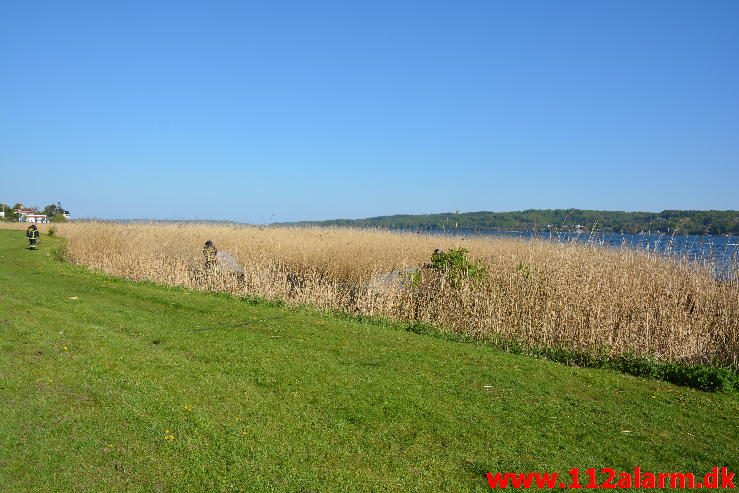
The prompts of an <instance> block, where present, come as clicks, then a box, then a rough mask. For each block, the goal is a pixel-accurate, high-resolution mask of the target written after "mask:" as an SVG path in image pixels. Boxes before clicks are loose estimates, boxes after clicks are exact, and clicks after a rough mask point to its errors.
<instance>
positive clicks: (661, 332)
mask: <svg viewBox="0 0 739 493" xmlns="http://www.w3.org/2000/svg"><path fill="white" fill-rule="evenodd" d="M57 229H58V232H59V233H60V234H61V235H62V236H64V237H65V238H66V239H67V240H68V246H67V252H66V256H67V258H68V260H70V261H71V262H74V263H76V264H80V265H84V266H87V267H90V268H92V269H94V270H96V271H100V272H104V273H107V274H110V275H114V276H121V277H126V278H129V279H135V280H147V281H154V282H157V283H162V284H168V285H179V286H186V287H189V288H194V289H200V290H217V291H225V292H228V293H232V294H234V295H237V296H247V295H257V296H261V297H264V298H268V299H281V300H284V301H286V302H288V303H290V304H309V305H312V306H315V307H318V308H324V309H339V310H343V311H345V312H348V313H354V314H361V315H369V316H383V317H390V318H393V319H397V320H402V321H417V322H426V323H430V324H434V325H436V326H439V327H442V328H444V329H445V330H449V331H454V332H458V333H462V334H465V335H468V336H472V337H475V338H482V339H484V338H499V339H503V340H514V341H516V342H519V343H522V344H524V345H528V346H531V347H544V346H556V347H565V348H568V349H573V350H577V351H586V352H605V353H607V354H609V355H612V356H615V355H622V354H632V355H637V356H647V357H651V358H654V359H657V360H662V361H681V362H701V363H709V364H713V365H718V366H723V367H730V368H733V369H738V368H739V360H738V355H739V283H737V281H736V279H734V280H732V281H731V282H719V281H717V280H716V279H714V277H713V276H712V275H711V273H710V271H709V270H708V269H705V268H701V267H700V266H696V265H688V264H687V263H686V262H681V261H672V260H666V259H665V258H663V257H659V256H656V255H648V254H646V253H644V252H637V251H633V250H627V249H622V250H615V249H608V248H603V247H593V246H584V245H575V244H558V243H554V242H549V241H522V240H514V239H500V238H495V239H492V238H484V237H475V238H460V237H450V236H436V235H419V234H410V233H394V232H386V231H371V230H356V229H340V228H334V229H318V228H273V227H252V226H228V225H188V224H130V225H126V224H111V223H95V224H91V223H78V224H74V223H70V224H61V225H58V226H57ZM207 239H211V240H213V242H214V243H215V244H216V246H217V247H218V249H219V250H220V251H227V252H229V253H230V254H231V255H232V256H233V258H234V259H235V260H236V261H237V263H238V264H239V265H240V266H242V267H243V274H240V275H237V274H233V273H232V272H230V271H229V270H227V269H218V270H217V271H216V272H215V273H210V274H208V273H205V272H203V268H202V264H203V257H202V251H201V249H202V245H203V243H204V242H205V240H207ZM451 247H464V248H467V249H468V250H469V251H470V256H471V257H472V258H474V259H478V260H480V261H482V262H483V264H484V265H485V266H486V268H487V270H488V271H489V276H488V277H487V279H484V280H482V281H479V282H466V283H463V284H462V286H461V287H454V286H450V285H449V283H445V282H444V281H443V279H439V278H438V277H439V276H437V278H433V276H431V278H429V276H423V279H424V280H423V281H422V282H421V283H420V285H413V284H412V283H410V282H408V281H407V277H408V276H407V274H404V273H407V272H408V271H410V270H412V269H413V268H417V267H419V266H421V265H423V263H424V262H428V260H429V257H430V255H431V252H432V251H433V250H434V249H435V248H442V249H448V248H451Z"/></svg>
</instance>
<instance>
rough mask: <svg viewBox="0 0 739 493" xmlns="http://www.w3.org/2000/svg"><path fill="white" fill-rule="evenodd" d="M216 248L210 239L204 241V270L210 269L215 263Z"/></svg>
mask: <svg viewBox="0 0 739 493" xmlns="http://www.w3.org/2000/svg"><path fill="white" fill-rule="evenodd" d="M217 254H218V250H217V249H216V246H215V245H214V244H213V242H212V241H210V240H208V241H206V242H205V246H204V247H203V257H205V270H206V271H211V270H213V267H215V265H216V255H217Z"/></svg>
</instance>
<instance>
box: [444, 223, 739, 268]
mask: <svg viewBox="0 0 739 493" xmlns="http://www.w3.org/2000/svg"><path fill="white" fill-rule="evenodd" d="M445 232H446V233H451V234H458V235H463V236H473V235H479V236H497V237H506V238H521V239H523V240H530V239H544V240H549V241H556V242H560V243H581V244H587V245H598V246H606V247H610V248H630V249H634V250H641V251H645V252H651V253H656V254H659V255H665V256H671V257H674V258H677V259H685V260H688V261H690V262H700V263H704V264H707V265H709V266H711V267H712V268H714V269H715V272H716V276H717V277H719V278H729V279H730V278H731V277H732V276H735V275H736V274H737V272H738V271H739V237H736V236H716V235H667V234H663V233H660V234H655V233H638V234H632V233H612V232H603V231H595V232H586V231H582V232H571V231H560V232H552V231H546V232H532V231H470V230H452V229H448V230H446V231H445Z"/></svg>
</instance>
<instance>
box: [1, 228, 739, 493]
mask: <svg viewBox="0 0 739 493" xmlns="http://www.w3.org/2000/svg"><path fill="white" fill-rule="evenodd" d="M58 241H59V240H56V239H52V238H43V242H42V245H41V247H40V249H39V250H37V251H29V250H26V249H25V246H26V245H25V240H24V236H23V233H22V232H16V231H0V492H2V493H8V492H32V491H38V492H45V493H46V492H52V491H60V492H67V491H85V492H88V491H92V492H98V491H100V492H108V491H167V492H169V491H176V492H184V491H192V492H211V491H255V492H264V491H295V492H300V491H304V492H308V491H313V492H318V491H372V492H375V491H452V492H459V491H485V490H487V489H488V488H487V483H486V480H485V477H484V473H485V472H487V471H509V470H514V471H547V470H552V471H563V472H564V471H567V470H569V469H571V468H573V467H580V468H588V467H596V468H601V467H613V468H615V469H617V470H630V469H632V468H633V467H634V466H637V465H638V466H641V467H642V469H644V470H652V471H672V470H685V471H692V472H695V473H699V474H701V475H702V474H703V473H704V472H706V471H707V470H708V469H709V468H711V467H712V466H729V467H730V468H731V469H732V470H733V471H737V470H738V469H739V395H738V394H736V393H705V392H701V391H698V390H693V389H688V388H683V387H677V386H674V385H671V384H668V383H664V382H659V381H652V380H645V379H641V378H635V377H630V376H626V375H622V374H618V373H615V372H612V371H608V370H593V369H580V368H572V367H567V366H564V365H561V364H557V363H553V362H549V361H544V360H537V359H533V358H528V357H525V356H517V355H512V354H508V353H504V352H501V351H498V350H496V349H493V348H491V347H488V346H484V345H480V344H470V343H463V342H453V341H449V340H445V339H442V338H438V337H433V336H428V335H418V334H414V333H411V332H407V331H404V330H401V329H400V328H399V327H391V326H383V325H379V324H369V323H361V322H358V321H353V320H346V319H339V318H332V317H330V316H328V315H322V314H320V313H317V312H315V311H313V310H308V309H303V310H295V309H287V308H280V307H276V306H272V305H270V304H267V303H256V304H254V303H248V302H246V301H241V300H235V299H233V298H229V297H226V296H221V295H213V294H206V293H195V292H189V291H186V290H182V289H171V288H165V287H159V286H153V285H150V284H141V283H134V282H129V281H124V280H116V279H110V278H107V277H105V276H101V275H97V274H92V273H89V272H87V271H84V270H82V269H80V268H77V267H74V266H70V265H66V264H62V263H59V262H57V261H55V260H53V257H52V256H51V255H50V252H51V250H52V248H54V247H55V246H57V245H58Z"/></svg>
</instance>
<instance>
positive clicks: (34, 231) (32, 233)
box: [26, 224, 41, 250]
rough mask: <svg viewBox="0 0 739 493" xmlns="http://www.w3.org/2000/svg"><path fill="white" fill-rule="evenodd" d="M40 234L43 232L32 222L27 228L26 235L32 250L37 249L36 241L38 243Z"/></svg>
mask: <svg viewBox="0 0 739 493" xmlns="http://www.w3.org/2000/svg"><path fill="white" fill-rule="evenodd" d="M39 236H41V233H39V231H38V228H37V227H36V225H35V224H31V225H30V226H29V227H28V229H27V230H26V237H27V238H28V248H30V249H31V250H35V249H36V243H38V239H39Z"/></svg>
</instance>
